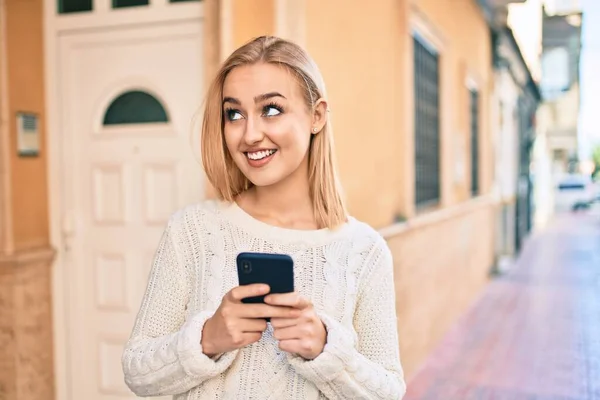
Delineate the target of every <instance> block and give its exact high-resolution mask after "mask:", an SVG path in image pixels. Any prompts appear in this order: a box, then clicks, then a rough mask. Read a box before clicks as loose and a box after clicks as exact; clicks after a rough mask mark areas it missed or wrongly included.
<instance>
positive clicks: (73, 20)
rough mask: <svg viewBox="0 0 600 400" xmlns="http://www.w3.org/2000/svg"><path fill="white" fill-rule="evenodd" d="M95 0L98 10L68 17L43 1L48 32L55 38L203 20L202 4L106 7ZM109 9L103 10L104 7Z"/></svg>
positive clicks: (107, 1) (104, 3)
mask: <svg viewBox="0 0 600 400" xmlns="http://www.w3.org/2000/svg"><path fill="white" fill-rule="evenodd" d="M99 1H100V0H95V2H94V7H96V5H97V4H98V5H100V7H99V9H94V11H91V12H81V13H72V14H58V13H57V12H56V9H55V6H54V2H55V0H52V1H49V0H46V3H50V4H48V8H49V10H48V11H47V12H48V14H49V15H48V16H47V18H50V19H52V30H51V31H48V32H49V33H51V34H54V35H56V33H57V32H60V33H63V32H68V31H81V30H89V29H98V28H102V29H104V28H110V27H120V26H124V25H130V26H133V25H143V24H152V23H163V22H170V21H179V20H197V19H198V18H203V17H204V4H203V2H201V1H199V2H184V3H159V4H155V3H152V4H151V5H150V6H140V7H127V8H118V9H113V8H110V0H103V2H101V3H99ZM107 6H108V7H109V8H106V7H107Z"/></svg>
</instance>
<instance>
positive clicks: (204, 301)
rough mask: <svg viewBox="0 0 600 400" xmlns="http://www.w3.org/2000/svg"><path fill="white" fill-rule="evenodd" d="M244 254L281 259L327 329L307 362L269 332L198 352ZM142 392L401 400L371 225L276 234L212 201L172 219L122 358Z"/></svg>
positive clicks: (384, 257)
mask: <svg viewBox="0 0 600 400" xmlns="http://www.w3.org/2000/svg"><path fill="white" fill-rule="evenodd" d="M243 251H255V252H274V253H285V254H289V255H291V256H292V258H293V260H294V275H295V287H296V290H297V291H299V292H300V293H301V294H302V295H304V296H306V297H308V298H309V299H310V300H311V301H312V302H313V304H314V306H315V310H316V311H317V313H318V315H319V316H320V317H321V319H322V321H323V323H324V324H325V326H326V328H327V343H326V345H325V349H324V351H323V353H322V354H320V355H319V356H318V357H317V358H315V359H314V360H311V361H306V360H304V359H302V358H300V357H298V356H293V355H290V354H287V353H285V352H282V351H280V350H279V348H278V346H277V341H276V340H275V339H274V338H273V331H272V328H271V325H270V324H269V325H268V329H267V330H266V331H265V333H264V334H263V336H262V339H261V340H260V341H258V342H257V343H254V344H252V345H250V346H247V347H245V348H243V349H240V350H236V351H232V352H230V353H225V354H223V355H221V356H220V357H219V358H218V359H216V360H213V359H211V358H209V357H207V356H205V355H204V354H203V352H202V348H201V345H200V340H201V335H202V328H203V325H204V323H205V321H206V320H207V319H208V318H210V317H211V316H212V314H213V313H214V312H215V311H216V309H217V308H218V306H219V304H220V301H221V299H222V297H223V296H224V295H225V294H226V293H227V292H228V291H229V290H230V289H232V288H233V287H235V286H237V285H238V279H237V269H236V265H235V260H236V256H237V254H238V253H240V252H243ZM122 361H123V370H124V373H125V382H126V383H127V385H128V386H129V388H131V390H132V391H133V392H135V393H136V394H137V395H139V396H160V395H174V399H177V400H183V399H193V400H198V399H235V400H245V399H260V400H262V399H277V400H285V399H340V400H341V399H394V400H398V399H401V398H402V397H403V395H404V392H405V388H406V386H405V383H404V377H403V371H402V367H401V364H400V356H399V350H398V334H397V325H396V311H395V295H394V279H393V269H392V257H391V254H390V251H389V249H388V247H387V245H386V243H385V241H384V240H383V239H382V238H381V236H379V234H378V233H377V232H376V231H374V230H373V229H372V228H370V227H369V226H368V225H366V224H364V223H361V222H358V221H357V220H355V219H353V218H350V220H349V222H348V223H346V224H345V225H343V227H341V228H340V229H337V230H328V229H321V230H314V231H300V230H292V229H284V228H279V227H273V226H270V225H268V224H265V223H263V222H261V221H259V220H257V219H254V218H253V217H252V216H250V215H249V214H247V213H246V212H244V211H243V210H242V209H241V208H240V207H238V206H237V205H236V204H235V203H223V202H216V201H206V202H204V203H202V204H198V205H195V206H191V207H188V208H186V209H184V210H182V211H179V212H177V213H175V214H174V215H173V216H172V217H171V219H170V221H169V224H168V226H167V229H166V231H165V233H164V235H163V237H162V239H161V242H160V245H159V248H158V251H157V253H156V256H155V259H154V263H153V267H152V271H151V274H150V278H149V282H148V286H147V290H146V294H145V296H144V299H143V302H142V305H141V309H140V311H139V313H138V316H137V319H136V322H135V326H134V328H133V333H132V335H131V338H130V340H129V341H128V343H127V345H126V348H125V351H124V353H123V359H122Z"/></svg>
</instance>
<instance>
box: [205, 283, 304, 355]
mask: <svg viewBox="0 0 600 400" xmlns="http://www.w3.org/2000/svg"><path fill="white" fill-rule="evenodd" d="M269 291H270V288H269V286H267V285H263V284H254V285H245V286H237V287H235V288H233V289H231V290H230V291H229V292H228V293H227V294H226V295H225V296H224V297H223V300H222V301H221V305H220V306H219V308H218V309H217V311H216V312H215V314H214V315H213V316H212V317H211V318H209V319H208V320H207V321H206V323H205V324H204V329H203V330H202V340H201V346H202V350H203V352H204V354H206V355H207V356H208V357H213V356H215V355H217V354H222V353H226V352H228V351H232V350H236V349H239V348H242V347H245V346H247V345H249V344H251V343H254V342H258V341H259V340H260V338H261V337H262V334H263V332H264V331H265V329H267V321H266V320H265V318H298V316H299V312H300V311H299V310H296V309H294V308H292V307H281V306H272V305H268V304H245V303H242V299H244V298H247V297H254V296H261V295H265V294H267V293H269Z"/></svg>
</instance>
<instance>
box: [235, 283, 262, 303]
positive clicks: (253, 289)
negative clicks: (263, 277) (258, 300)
mask: <svg viewBox="0 0 600 400" xmlns="http://www.w3.org/2000/svg"><path fill="white" fill-rule="evenodd" d="M270 290H271V289H270V288H269V285H265V284H262V283H254V284H252V285H243V286H238V287H235V288H233V289H231V290H230V291H229V296H230V299H231V300H233V301H236V302H240V301H242V299H245V298H247V297H254V296H261V295H263V294H267V293H269V291H270Z"/></svg>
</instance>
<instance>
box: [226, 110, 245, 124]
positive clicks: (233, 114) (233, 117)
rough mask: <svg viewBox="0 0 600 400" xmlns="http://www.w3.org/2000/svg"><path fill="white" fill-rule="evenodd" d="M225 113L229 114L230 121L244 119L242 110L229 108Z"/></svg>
mask: <svg viewBox="0 0 600 400" xmlns="http://www.w3.org/2000/svg"><path fill="white" fill-rule="evenodd" d="M225 113H226V114H227V119H228V120H230V121H237V120H239V119H242V114H240V112H239V111H237V110H227V111H225Z"/></svg>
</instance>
